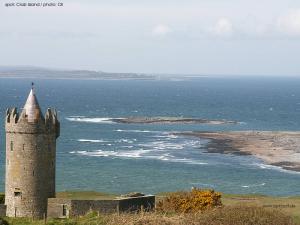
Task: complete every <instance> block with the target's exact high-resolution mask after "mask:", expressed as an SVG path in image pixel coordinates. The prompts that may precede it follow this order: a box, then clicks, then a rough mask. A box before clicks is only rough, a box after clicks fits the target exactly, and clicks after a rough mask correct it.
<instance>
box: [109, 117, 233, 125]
mask: <svg viewBox="0 0 300 225" xmlns="http://www.w3.org/2000/svg"><path fill="white" fill-rule="evenodd" d="M112 121H113V122H115V123H128V124H130V123H140V124H211V125H222V124H236V123H237V122H236V121H230V120H209V119H200V118H184V117H128V118H114V119H112Z"/></svg>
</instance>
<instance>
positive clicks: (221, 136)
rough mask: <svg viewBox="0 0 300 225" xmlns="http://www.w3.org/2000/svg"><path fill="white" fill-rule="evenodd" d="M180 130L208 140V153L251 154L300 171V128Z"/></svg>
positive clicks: (282, 166) (287, 168)
mask: <svg viewBox="0 0 300 225" xmlns="http://www.w3.org/2000/svg"><path fill="white" fill-rule="evenodd" d="M180 134H182V135H189V136H196V137H200V138H203V139H208V140H210V142H209V143H208V145H207V146H206V148H207V152H209V153H223V154H238V155H253V156H255V157H257V158H259V159H262V160H263V161H264V162H265V163H267V164H270V165H274V166H279V167H281V168H283V169H286V170H293V171H300V132H287V131H284V132H283V131H282V132H280V131H276V132H274V131H231V132H184V133H180Z"/></svg>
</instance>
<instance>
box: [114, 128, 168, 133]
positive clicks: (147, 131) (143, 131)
mask: <svg viewBox="0 0 300 225" xmlns="http://www.w3.org/2000/svg"><path fill="white" fill-rule="evenodd" d="M114 131H116V132H128V133H162V132H161V131H152V130H121V129H118V130H114Z"/></svg>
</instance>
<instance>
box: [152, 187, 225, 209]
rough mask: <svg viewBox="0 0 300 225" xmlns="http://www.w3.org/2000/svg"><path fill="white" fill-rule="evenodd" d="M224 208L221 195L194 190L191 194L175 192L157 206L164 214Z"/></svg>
mask: <svg viewBox="0 0 300 225" xmlns="http://www.w3.org/2000/svg"><path fill="white" fill-rule="evenodd" d="M218 206H222V202H221V194H220V193H218V192H215V191H214V190H201V189H198V188H193V189H192V190H191V191H190V192H175V193H172V194H170V195H168V196H167V197H166V198H165V199H163V200H162V201H160V202H159V203H158V204H157V210H158V211H162V212H176V213H190V212H199V211H204V210H207V209H211V208H214V207H218Z"/></svg>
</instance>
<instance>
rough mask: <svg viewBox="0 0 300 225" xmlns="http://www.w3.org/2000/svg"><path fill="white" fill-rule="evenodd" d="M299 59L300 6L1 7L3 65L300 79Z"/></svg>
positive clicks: (1, 3) (235, 1)
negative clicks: (291, 77)
mask: <svg viewBox="0 0 300 225" xmlns="http://www.w3.org/2000/svg"><path fill="white" fill-rule="evenodd" d="M15 2H25V3H26V2H31V3H39V2H42V3H43V2H47V3H58V2H60V3H63V6H56V7H54V6H53V7H51V6H48V7H21V6H19V7H17V6H15V7H13V6H11V7H7V6H6V5H5V4H6V3H15ZM299 53H300V1H299V0H251V1H250V0H248V1H246V0H226V1H225V0H185V1H182V0H151V1H149V0H147V1H146V0H109V1H104V0H47V1H43V0H38V1H36V0H30V1H29V0H22V1H20V0H19V1H14V0H0V65H2V66H14V65H32V66H39V67H48V68H61V69H87V70H97V71H98V70H99V71H106V72H136V73H161V74H163V73H165V74H198V75H280V76H291V75H292V76H298V75H299V76H300V57H299Z"/></svg>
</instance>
